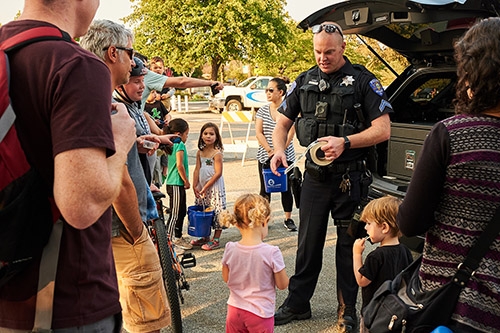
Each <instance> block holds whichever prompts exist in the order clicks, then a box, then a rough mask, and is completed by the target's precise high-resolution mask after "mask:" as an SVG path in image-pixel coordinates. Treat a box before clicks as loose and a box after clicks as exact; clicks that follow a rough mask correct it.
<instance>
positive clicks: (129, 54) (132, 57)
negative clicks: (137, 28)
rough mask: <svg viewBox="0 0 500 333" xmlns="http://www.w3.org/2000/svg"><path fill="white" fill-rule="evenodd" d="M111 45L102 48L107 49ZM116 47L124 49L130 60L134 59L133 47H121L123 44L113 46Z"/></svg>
mask: <svg viewBox="0 0 500 333" xmlns="http://www.w3.org/2000/svg"><path fill="white" fill-rule="evenodd" d="M110 47H111V46H108V47H105V48H103V49H102V50H103V51H107V50H108V49H109V48H110ZM115 48H116V49H118V50H122V51H125V52H127V54H128V56H129V57H130V60H132V59H134V54H135V52H134V49H133V48H131V47H123V46H115Z"/></svg>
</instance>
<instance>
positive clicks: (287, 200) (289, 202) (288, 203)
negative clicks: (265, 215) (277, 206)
mask: <svg viewBox="0 0 500 333" xmlns="http://www.w3.org/2000/svg"><path fill="white" fill-rule="evenodd" d="M258 163H259V179H260V193H259V194H260V195H261V196H262V197H264V198H266V199H267V201H269V202H271V193H267V192H266V185H265V184H264V175H262V169H263V168H264V164H263V163H260V162H258ZM292 163H293V162H288V165H290V164H292ZM289 175H290V174H288V175H287V177H288V189H287V190H286V192H280V193H281V206H282V207H283V211H284V212H291V211H292V209H293V195H292V189H291V187H290V176H289Z"/></svg>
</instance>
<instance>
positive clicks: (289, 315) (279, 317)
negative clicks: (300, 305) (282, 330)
mask: <svg viewBox="0 0 500 333" xmlns="http://www.w3.org/2000/svg"><path fill="white" fill-rule="evenodd" d="M309 318H311V310H307V311H305V312H297V311H295V310H293V309H291V308H289V307H288V306H286V305H282V306H280V308H279V309H278V311H276V313H275V314H274V325H275V326H278V325H285V324H288V323H289V322H291V321H292V320H305V319H309Z"/></svg>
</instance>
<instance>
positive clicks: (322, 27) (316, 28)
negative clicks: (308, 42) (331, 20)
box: [311, 24, 344, 37]
mask: <svg viewBox="0 0 500 333" xmlns="http://www.w3.org/2000/svg"><path fill="white" fill-rule="evenodd" d="M311 30H312V32H313V34H318V33H320V32H321V31H325V32H327V33H329V34H333V33H335V31H337V32H338V33H339V34H340V35H341V36H342V37H344V35H343V34H342V31H341V30H340V28H339V27H337V26H336V25H335V24H317V25H313V26H312V28H311Z"/></svg>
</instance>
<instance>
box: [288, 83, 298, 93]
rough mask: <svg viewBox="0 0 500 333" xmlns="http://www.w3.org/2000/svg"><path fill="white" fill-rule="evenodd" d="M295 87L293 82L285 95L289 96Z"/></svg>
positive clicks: (295, 84)
mask: <svg viewBox="0 0 500 333" xmlns="http://www.w3.org/2000/svg"><path fill="white" fill-rule="evenodd" d="M296 87H297V81H293V82H292V84H291V85H290V88H288V91H287V92H286V95H287V96H289V95H290V94H291V93H292V92H293V91H294V90H295V88H296Z"/></svg>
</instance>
